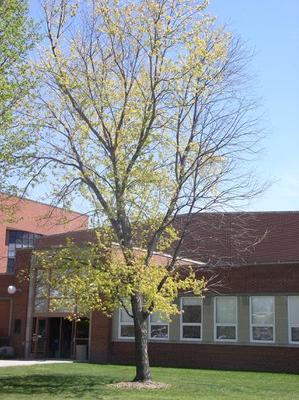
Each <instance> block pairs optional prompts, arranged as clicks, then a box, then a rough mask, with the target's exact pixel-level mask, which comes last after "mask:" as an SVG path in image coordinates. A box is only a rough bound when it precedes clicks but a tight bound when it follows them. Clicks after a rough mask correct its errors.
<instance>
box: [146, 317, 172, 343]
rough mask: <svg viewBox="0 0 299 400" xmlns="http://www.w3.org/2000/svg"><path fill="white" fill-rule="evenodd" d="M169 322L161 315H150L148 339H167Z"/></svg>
mask: <svg viewBox="0 0 299 400" xmlns="http://www.w3.org/2000/svg"><path fill="white" fill-rule="evenodd" d="M168 331H169V321H168V320H167V318H166V317H165V315H163V314H162V313H158V312H156V313H154V314H151V315H150V338H151V339H168Z"/></svg>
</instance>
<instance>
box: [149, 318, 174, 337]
mask: <svg viewBox="0 0 299 400" xmlns="http://www.w3.org/2000/svg"><path fill="white" fill-rule="evenodd" d="M153 314H155V313H153ZM153 314H150V315H149V317H148V325H147V333H148V339H149V340H155V341H157V340H163V341H167V340H169V321H167V322H166V321H165V323H163V324H158V323H157V322H153V323H152V322H151V317H152V315H153ZM152 325H161V326H163V325H167V337H164V338H162V337H152Z"/></svg>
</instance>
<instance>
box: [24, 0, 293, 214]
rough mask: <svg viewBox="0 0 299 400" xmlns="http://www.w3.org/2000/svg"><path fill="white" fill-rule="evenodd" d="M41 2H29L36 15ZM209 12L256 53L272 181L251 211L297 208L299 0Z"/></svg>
mask: <svg viewBox="0 0 299 400" xmlns="http://www.w3.org/2000/svg"><path fill="white" fill-rule="evenodd" d="M38 3H39V2H38V0H31V1H30V4H31V12H32V14H33V15H34V16H36V15H37V14H38V12H37V8H38ZM208 11H209V12H210V13H211V14H213V15H216V16H217V17H218V19H219V21H220V22H224V23H227V24H228V27H229V30H230V31H232V32H233V33H236V34H238V35H239V36H240V37H241V38H242V39H243V40H244V41H245V42H246V43H247V45H248V48H249V49H253V50H254V51H255V56H254V58H253V60H252V63H251V66H250V72H253V73H254V74H255V76H256V79H257V80H256V82H257V85H256V86H257V94H258V96H259V97H260V98H261V100H260V104H261V108H262V111H263V114H264V118H263V126H264V127H265V131H266V139H265V141H264V143H263V147H264V151H263V153H262V154H261V155H260V156H259V159H258V160H257V163H256V170H257V172H258V174H259V175H260V177H261V179H265V180H269V181H272V182H273V183H272V185H271V187H270V188H269V189H268V190H267V191H266V192H265V193H264V194H263V195H262V196H261V197H260V198H259V199H257V200H255V201H254V202H253V203H252V204H251V205H250V206H249V207H248V210H256V211H263V210H299V161H298V158H299V128H298V126H299V1H298V0H285V1H278V0H249V1H248V0H247V1H246V0H243V1H242V0H211V1H210V6H209V8H208Z"/></svg>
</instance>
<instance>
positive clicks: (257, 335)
mask: <svg viewBox="0 0 299 400" xmlns="http://www.w3.org/2000/svg"><path fill="white" fill-rule="evenodd" d="M250 306H251V321H250V322H251V340H252V341H261V342H273V341H274V297H273V296H253V297H251V298H250Z"/></svg>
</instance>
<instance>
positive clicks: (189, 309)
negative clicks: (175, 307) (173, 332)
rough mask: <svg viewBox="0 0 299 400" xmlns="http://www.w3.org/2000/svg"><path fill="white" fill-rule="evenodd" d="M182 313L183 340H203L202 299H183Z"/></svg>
mask: <svg viewBox="0 0 299 400" xmlns="http://www.w3.org/2000/svg"><path fill="white" fill-rule="evenodd" d="M181 312H182V314H181V315H182V316H181V324H182V326H181V338H182V339H193V340H199V339H201V329H202V327H201V323H202V299H201V298H200V297H182V298H181Z"/></svg>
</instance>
